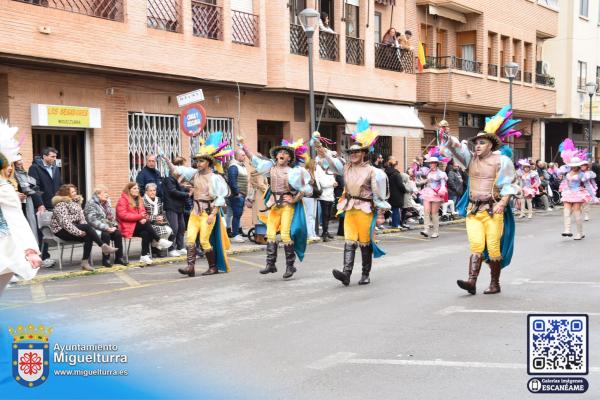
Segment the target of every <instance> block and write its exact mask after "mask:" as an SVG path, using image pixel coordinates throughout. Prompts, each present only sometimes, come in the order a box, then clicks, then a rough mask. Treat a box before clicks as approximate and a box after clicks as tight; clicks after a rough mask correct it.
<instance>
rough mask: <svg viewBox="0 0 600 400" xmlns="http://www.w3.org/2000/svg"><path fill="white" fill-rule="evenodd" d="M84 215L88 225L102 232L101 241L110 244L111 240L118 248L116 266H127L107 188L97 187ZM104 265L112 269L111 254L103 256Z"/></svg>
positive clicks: (121, 239)
mask: <svg viewBox="0 0 600 400" xmlns="http://www.w3.org/2000/svg"><path fill="white" fill-rule="evenodd" d="M83 213H84V215H85V219H86V221H87V222H88V224H90V225H91V226H92V227H94V229H96V230H97V231H99V232H100V239H101V240H102V242H103V243H106V244H110V241H111V240H112V242H113V243H114V245H115V247H116V248H117V252H116V253H115V264H121V265H127V264H128V263H127V262H125V260H124V259H123V238H122V236H121V231H119V227H118V224H117V219H116V217H115V213H114V211H113V209H112V207H111V204H110V199H109V196H108V190H107V189H106V186H103V185H99V186H96V188H95V189H94V194H93V195H92V198H91V200H90V201H88V202H87V203H86V205H85V209H84V210H83ZM102 265H103V266H105V267H107V268H109V267H112V264H111V263H110V255H109V254H104V255H103V256H102Z"/></svg>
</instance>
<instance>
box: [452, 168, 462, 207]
mask: <svg viewBox="0 0 600 400" xmlns="http://www.w3.org/2000/svg"><path fill="white" fill-rule="evenodd" d="M463 190H464V189H463V178H462V175H461V174H460V167H459V165H458V164H457V163H452V166H451V167H450V171H448V199H449V200H452V201H453V202H454V204H456V202H457V201H458V200H459V199H460V198H461V197H462V195H463V193H464V192H463Z"/></svg>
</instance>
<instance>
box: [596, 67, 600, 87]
mask: <svg viewBox="0 0 600 400" xmlns="http://www.w3.org/2000/svg"><path fill="white" fill-rule="evenodd" d="M596 93H600V67H596Z"/></svg>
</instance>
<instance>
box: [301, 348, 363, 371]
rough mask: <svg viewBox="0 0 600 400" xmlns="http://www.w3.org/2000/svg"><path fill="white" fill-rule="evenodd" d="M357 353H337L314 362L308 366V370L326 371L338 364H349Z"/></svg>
mask: <svg viewBox="0 0 600 400" xmlns="http://www.w3.org/2000/svg"><path fill="white" fill-rule="evenodd" d="M355 355H356V353H348V352H340V353H335V354H332V355H330V356H327V357H325V358H322V359H320V360H319V361H317V362H314V363H312V364H310V365H309V366H308V368H312V369H326V368H331V367H333V366H335V365H337V364H342V363H346V362H349V360H350V359H351V358H352V357H354V356H355Z"/></svg>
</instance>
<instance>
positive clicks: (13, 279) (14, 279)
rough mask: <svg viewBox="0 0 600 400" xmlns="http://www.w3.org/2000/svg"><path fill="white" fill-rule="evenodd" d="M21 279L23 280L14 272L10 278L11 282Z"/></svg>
mask: <svg viewBox="0 0 600 400" xmlns="http://www.w3.org/2000/svg"><path fill="white" fill-rule="evenodd" d="M19 281H21V278H19V277H18V276H17V275H14V274H13V276H12V277H11V278H10V281H9V283H17V282H19Z"/></svg>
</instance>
